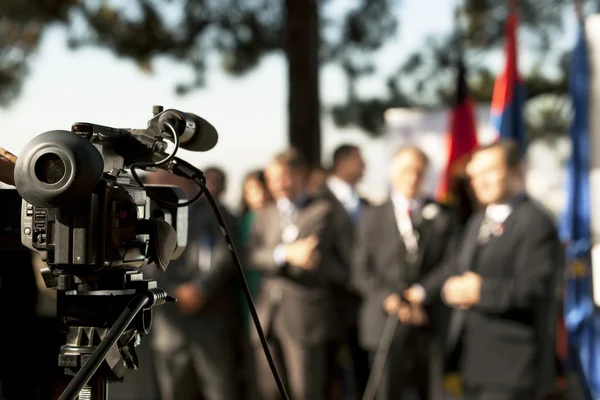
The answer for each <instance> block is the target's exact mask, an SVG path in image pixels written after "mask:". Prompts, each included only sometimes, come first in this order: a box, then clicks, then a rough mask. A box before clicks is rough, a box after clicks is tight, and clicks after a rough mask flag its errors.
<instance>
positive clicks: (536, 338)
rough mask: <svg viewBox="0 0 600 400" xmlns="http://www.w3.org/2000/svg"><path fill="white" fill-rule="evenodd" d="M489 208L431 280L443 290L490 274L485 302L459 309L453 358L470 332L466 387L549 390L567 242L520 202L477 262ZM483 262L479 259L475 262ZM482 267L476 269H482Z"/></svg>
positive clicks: (429, 286)
mask: <svg viewBox="0 0 600 400" xmlns="http://www.w3.org/2000/svg"><path fill="white" fill-rule="evenodd" d="M484 216H485V213H484V211H481V212H478V213H477V214H475V215H474V216H473V217H472V218H471V220H470V221H469V223H468V224H467V227H466V230H465V235H464V237H463V239H462V241H461V244H460V246H459V249H458V252H457V253H456V256H455V257H453V258H452V259H451V260H449V261H448V263H447V264H446V265H445V266H444V268H441V269H440V270H438V271H437V272H436V273H433V274H431V275H430V276H429V277H428V278H427V280H426V281H425V282H424V284H423V286H424V287H426V290H427V291H428V292H434V291H439V290H440V288H441V287H442V285H443V282H445V280H446V279H447V278H448V277H449V276H450V275H453V274H460V273H462V272H464V271H466V270H470V269H476V271H477V273H479V274H481V276H482V277H483V284H482V287H481V300H480V302H479V304H477V305H476V306H474V307H473V308H472V309H471V310H469V311H460V310H454V311H453V315H452V319H453V320H454V321H453V324H452V325H455V326H458V327H459V328H458V329H451V332H450V333H449V336H448V343H447V350H448V353H450V352H451V351H452V350H453V348H454V346H456V345H457V343H458V341H459V337H460V335H461V334H463V333H466V335H465V336H464V342H463V345H464V346H463V352H462V354H461V361H462V373H463V378H464V380H465V382H466V383H468V384H471V385H490V386H503V387H511V388H522V389H525V390H544V388H545V387H546V386H547V385H551V382H552V380H553V372H554V346H555V334H556V315H557V314H556V313H557V305H556V297H555V287H556V277H557V273H558V270H559V269H562V264H563V257H562V249H561V244H560V241H559V238H558V234H557V231H556V228H555V226H554V223H553V221H552V219H551V217H550V216H549V215H547V214H546V212H545V211H544V210H543V209H542V208H541V207H540V206H538V205H537V204H536V203H534V202H533V201H532V200H530V199H529V198H524V199H522V200H521V201H519V202H518V203H517V204H516V205H515V207H514V210H513V212H512V213H511V215H510V216H509V217H508V218H507V220H506V221H505V223H504V224H503V226H504V229H503V234H502V235H500V236H497V237H494V236H491V237H490V239H489V241H488V242H487V243H486V244H485V245H484V246H483V247H481V248H480V250H479V254H478V256H477V257H476V260H474V258H475V253H476V248H477V234H478V231H479V227H480V226H481V223H482V221H483V219H484ZM475 261H476V262H475ZM475 264H476V265H475Z"/></svg>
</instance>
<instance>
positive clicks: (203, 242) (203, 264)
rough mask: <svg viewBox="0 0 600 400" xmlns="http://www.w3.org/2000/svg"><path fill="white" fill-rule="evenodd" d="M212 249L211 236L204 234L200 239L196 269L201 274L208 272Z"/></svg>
mask: <svg viewBox="0 0 600 400" xmlns="http://www.w3.org/2000/svg"><path fill="white" fill-rule="evenodd" d="M212 247H213V239H212V235H211V234H210V233H208V232H206V233H204V234H203V235H202V236H201V238H200V254H199V255H198V256H199V257H198V268H200V270H201V271H203V272H207V271H208V270H210V267H211V264H212Z"/></svg>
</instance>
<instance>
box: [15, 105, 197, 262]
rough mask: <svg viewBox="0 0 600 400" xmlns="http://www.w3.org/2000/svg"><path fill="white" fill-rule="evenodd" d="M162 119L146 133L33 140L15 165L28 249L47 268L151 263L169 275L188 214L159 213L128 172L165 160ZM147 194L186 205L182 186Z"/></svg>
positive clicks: (90, 131) (81, 130) (77, 129)
mask: <svg viewBox="0 0 600 400" xmlns="http://www.w3.org/2000/svg"><path fill="white" fill-rule="evenodd" d="M167 112H169V111H167ZM165 113H166V112H165ZM163 114H164V113H163ZM159 117H160V114H158V115H155V118H154V119H153V120H151V121H150V122H149V124H148V128H147V129H143V130H142V129H116V128H111V127H107V126H102V125H96V124H90V123H76V124H74V125H73V126H72V129H71V131H70V132H69V131H49V132H45V133H43V134H41V135H39V136H37V137H36V138H34V139H33V140H32V141H30V142H29V143H28V144H27V145H26V146H25V148H24V149H23V151H22V153H21V155H20V157H19V158H18V160H17V164H16V166H15V185H16V187H17V190H18V192H19V194H20V195H21V197H22V198H23V199H24V200H23V203H22V208H21V242H22V243H23V245H25V246H26V247H27V248H29V249H31V250H33V251H36V252H38V253H39V254H40V255H41V257H42V259H43V260H44V261H45V262H46V263H47V264H48V265H49V266H51V267H58V268H60V269H62V270H70V271H75V270H76V271H78V273H79V274H85V273H86V271H87V272H90V273H92V272H93V273H97V272H98V271H99V270H100V269H103V268H125V269H131V268H140V267H142V266H144V265H146V264H148V263H150V262H155V263H156V264H157V265H158V266H159V267H160V268H161V269H163V270H164V269H166V267H167V265H168V260H170V259H175V258H177V257H179V255H180V254H181V253H182V252H183V250H184V249H185V245H186V242H187V217H188V216H187V208H179V207H164V206H162V207H161V206H160V205H159V204H158V203H157V202H156V201H154V200H152V199H151V198H150V197H149V196H148V195H147V193H146V190H145V188H144V187H142V186H140V185H139V184H138V183H137V182H136V181H134V180H133V179H132V177H131V173H130V171H129V170H128V168H129V167H130V166H131V165H133V164H136V163H137V164H140V163H145V164H147V165H148V164H151V163H152V162H154V161H156V160H157V159H160V158H164V157H165V150H166V148H167V143H166V142H165V141H164V140H163V139H162V137H161V136H160V135H159V134H158V133H157V124H156V123H154V124H153V123H152V121H156V120H157V119H158V118H159ZM163 117H164V115H163ZM186 128H189V126H188V125H184V126H183V129H186ZM146 187H147V188H148V190H152V192H153V193H154V194H155V195H156V196H159V197H160V198H161V199H164V200H166V201H167V202H168V203H170V204H181V203H183V202H185V201H186V198H185V196H184V194H183V191H182V190H181V189H179V188H178V187H175V186H167V185H147V186H146ZM165 246H167V247H165ZM161 260H162V262H156V261H161ZM165 260H166V261H165Z"/></svg>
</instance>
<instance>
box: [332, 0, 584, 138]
mask: <svg viewBox="0 0 600 400" xmlns="http://www.w3.org/2000/svg"><path fill="white" fill-rule="evenodd" d="M584 3H585V4H584V5H587V6H589V5H592V3H594V1H592V0H587V1H584ZM509 4H510V2H509V1H495V0H465V1H464V4H463V8H462V9H461V11H460V13H457V20H456V25H457V31H456V32H454V33H450V34H448V35H447V36H436V37H428V38H426V39H425V43H424V45H423V46H421V47H420V50H419V51H417V52H415V53H413V54H411V55H409V56H408V57H407V59H406V61H405V62H404V63H403V64H402V65H400V66H399V68H398V69H397V71H396V73H395V74H393V75H392V76H390V77H389V78H388V87H389V91H388V94H387V96H385V98H384V99H380V100H379V101H378V102H377V104H378V108H379V109H386V108H388V107H402V106H404V107H410V106H413V107H425V108H429V107H449V106H450V104H451V102H452V99H453V96H454V92H455V86H456V63H457V59H458V57H460V56H461V54H462V55H463V59H464V61H465V63H466V65H467V71H468V74H469V76H468V82H469V87H470V92H471V96H472V97H473V98H474V99H475V100H476V101H479V102H489V101H490V100H491V98H492V93H493V87H494V81H495V78H496V74H497V72H498V70H497V69H496V70H492V69H491V68H490V65H489V56H490V55H492V54H494V53H497V52H499V51H501V50H502V46H503V39H504V35H503V32H504V26H505V21H506V17H507V15H508V12H509ZM518 5H519V10H518V11H519V46H520V52H521V54H523V52H524V51H525V50H524V49H527V52H528V53H529V55H533V56H535V65H536V66H535V67H534V68H533V69H532V70H531V71H527V73H526V74H525V76H524V79H525V85H526V94H527V98H528V99H532V98H537V97H538V96H540V95H545V94H555V95H561V94H565V93H566V92H567V67H566V65H567V61H568V56H569V54H570V49H560V48H556V46H554V47H552V44H553V43H555V41H556V38H557V37H559V36H560V35H561V34H562V32H564V23H565V18H564V16H565V14H566V13H573V12H574V8H573V2H572V1H566V0H544V1H540V0H520V1H518ZM541 66H544V67H545V68H544V69H542V68H541ZM548 70H556V71H558V74H557V76H555V77H552V76H549V75H548V74H547V71H548ZM351 78H352V79H351V82H354V83H355V82H358V81H359V79H360V76H356V75H354V76H352V77H351ZM398 99H402V100H403V101H398ZM372 103H373V100H367V101H363V100H361V99H360V98H358V97H350V98H349V101H348V102H347V104H341V105H336V106H334V107H333V112H334V116H336V115H343V116H344V118H337V119H336V122H338V123H340V124H342V125H356V126H358V127H360V128H362V129H364V130H366V131H367V132H369V133H370V134H372V135H375V136H377V135H381V134H383V133H384V132H385V129H384V125H383V124H381V114H380V113H379V109H374V108H373V107H371V106H370V105H371V104H372ZM534 109H535V110H540V108H539V107H537V108H536V107H534ZM549 109H551V110H552V108H551V107H550V108H549ZM353 110H354V111H353ZM358 110H360V111H358ZM369 110H372V112H373V113H372V114H371V111H369ZM561 115H564V113H558V114H554V116H555V117H556V116H561ZM526 120H527V118H526ZM551 124H552V126H563V125H564V121H563V123H558V121H556V120H555V118H554V119H553V120H552V122H551ZM528 128H529V129H531V130H532V132H533V133H532V134H531V135H530V137H531V138H537V137H539V135H540V129H541V128H540V127H539V126H537V125H532V126H529V124H528ZM555 133H556V130H554V131H553V132H552V133H551V134H555Z"/></svg>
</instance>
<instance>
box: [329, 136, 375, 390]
mask: <svg viewBox="0 0 600 400" xmlns="http://www.w3.org/2000/svg"><path fill="white" fill-rule="evenodd" d="M364 170H365V162H364V160H363V158H362V154H361V152H360V149H359V148H358V147H357V146H354V145H350V144H343V145H341V146H339V147H338V148H337V149H336V150H335V151H334V153H333V168H332V171H331V175H330V176H329V178H328V179H327V182H326V184H325V187H324V189H323V190H322V192H321V195H322V196H323V197H324V198H325V199H326V200H328V201H329V202H330V205H331V212H332V217H333V226H334V231H335V240H334V244H335V246H334V255H335V256H336V257H337V258H338V260H339V261H338V262H339V264H340V265H343V266H345V267H346V268H347V269H348V271H350V264H351V259H352V252H353V248H354V242H355V241H354V237H355V226H356V225H357V224H358V220H359V218H360V214H361V211H362V210H364V208H365V207H368V206H369V204H368V202H367V201H366V200H365V199H363V198H361V197H360V196H359V194H358V192H357V190H356V185H357V184H358V182H359V181H360V180H361V179H362V176H363V173H364ZM331 290H332V292H333V295H334V304H335V311H336V317H337V318H338V320H339V324H338V326H339V328H340V331H339V337H337V338H336V339H335V340H333V341H332V343H331V345H330V348H329V351H328V358H329V360H328V363H329V367H330V368H329V373H330V374H331V376H332V377H331V378H330V381H331V382H332V383H333V385H332V386H333V387H332V391H331V396H332V398H338V397H339V396H340V395H343V394H345V395H346V396H345V397H344V398H347V397H348V396H350V397H351V398H361V397H362V394H363V391H364V389H365V386H366V384H367V379H368V377H369V358H368V355H367V353H366V352H365V351H364V350H363V349H362V348H361V346H360V344H359V342H358V325H357V316H358V309H359V306H360V303H361V297H360V295H359V294H358V292H357V291H356V290H355V289H354V288H353V287H350V286H333V287H332V288H331ZM340 372H341V373H342V374H341V375H342V378H343V382H342V384H343V387H342V388H338V385H336V383H337V382H338V379H337V378H338V376H339V375H340V374H339V373H340ZM340 389H341V392H342V393H340Z"/></svg>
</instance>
